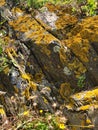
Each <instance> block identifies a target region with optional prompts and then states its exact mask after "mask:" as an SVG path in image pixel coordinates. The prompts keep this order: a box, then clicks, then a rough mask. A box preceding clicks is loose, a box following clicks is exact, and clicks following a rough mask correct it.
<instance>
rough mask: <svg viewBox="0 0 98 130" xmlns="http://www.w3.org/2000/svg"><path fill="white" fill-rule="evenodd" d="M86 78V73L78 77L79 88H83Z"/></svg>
mask: <svg viewBox="0 0 98 130" xmlns="http://www.w3.org/2000/svg"><path fill="white" fill-rule="evenodd" d="M85 79H86V77H85V75H81V76H80V77H79V78H78V82H77V86H78V87H79V88H82V87H83V86H84V85H85V82H84V81H85Z"/></svg>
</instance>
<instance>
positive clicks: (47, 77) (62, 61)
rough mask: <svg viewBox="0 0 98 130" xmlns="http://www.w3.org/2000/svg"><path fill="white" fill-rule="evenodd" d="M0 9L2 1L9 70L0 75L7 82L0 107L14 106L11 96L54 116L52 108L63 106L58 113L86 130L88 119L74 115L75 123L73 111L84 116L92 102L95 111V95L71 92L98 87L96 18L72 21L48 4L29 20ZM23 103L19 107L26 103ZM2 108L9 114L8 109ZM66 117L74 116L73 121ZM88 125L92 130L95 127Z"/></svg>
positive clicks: (67, 12)
mask: <svg viewBox="0 0 98 130" xmlns="http://www.w3.org/2000/svg"><path fill="white" fill-rule="evenodd" d="M4 4H5V2H4V1H3V0H2V4H1V2H0V10H1V11H2V12H3V13H1V16H2V19H4V18H5V13H8V14H9V15H7V17H6V20H7V21H6V22H5V23H4V24H5V25H6V26H5V27H4V28H2V30H3V31H6V32H7V33H8V34H5V35H3V36H2V35H1V38H2V40H3V41H4V42H5V43H7V44H5V45H4V47H3V49H4V53H5V54H6V56H7V58H9V60H11V64H10V63H9V64H8V66H7V67H6V68H5V69H4V71H3V73H1V74H0V78H2V77H3V75H4V77H6V78H5V82H4V81H3V79H2V80H0V85H1V86H0V90H2V91H6V92H7V96H6V95H3V96H4V100H3V101H4V102H0V103H1V104H2V105H4V103H6V101H5V99H7V98H10V99H11V101H12V102H13V100H14V98H15V100H18V99H17V96H16V95H15V94H14V93H19V94H20V96H22V95H24V96H25V98H26V99H25V100H26V102H27V103H28V102H30V101H31V102H32V104H34V103H37V106H38V108H39V109H43V110H44V111H49V112H51V113H53V112H54V107H53V104H54V102H56V103H57V106H56V107H57V108H60V105H61V108H62V109H63V108H64V109H65V108H67V109H68V111H69V109H70V111H71V112H70V111H69V115H67V116H68V119H69V121H70V124H71V125H74V124H76V125H88V123H86V119H87V118H88V116H86V117H85V114H84V115H83V118H82V114H81V113H80V116H78V114H77V113H76V114H75V117H76V120H75V122H74V113H73V110H74V111H76V112H77V111H78V112H80V111H83V112H84V113H86V111H88V110H89V109H90V107H91V104H90V101H91V100H92V104H93V106H94V107H96V109H97V103H98V98H97V97H98V89H94V90H91V92H90V91H86V92H83V93H82V92H81V93H78V94H74V95H73V89H74V90H75V91H78V90H79V91H80V90H83V89H85V90H86V89H88V88H91V87H95V86H97V85H98V16H93V17H88V18H85V19H83V20H81V21H80V20H79V19H78V18H77V17H75V16H73V15H72V13H71V9H70V8H68V7H66V8H65V7H61V6H54V5H52V4H47V5H46V7H44V8H42V9H41V10H40V11H38V12H37V13H36V15H34V16H33V15H32V14H26V12H24V11H22V10H21V9H19V8H17V7H14V8H12V9H11V10H9V9H7V8H6V6H5V5H4ZM3 26H4V25H3ZM5 75H6V76H5ZM6 82H7V85H8V86H9V89H8V88H7V87H8V86H7V85H6ZM89 93H90V94H89ZM12 95H14V97H12ZM81 95H82V96H81ZM8 96H9V97H8ZM0 100H2V98H0ZM93 100H95V101H93ZM8 101H9V100H8ZM21 102H22V104H20V106H22V105H23V104H24V99H22V101H21ZM9 103H10V104H11V102H10V101H9ZM9 103H8V104H9ZM64 104H66V105H65V107H64ZM81 104H82V105H81ZM14 105H16V104H14ZM11 106H13V103H12V105H11ZM16 106H17V105H16ZM77 106H78V107H77ZM32 107H34V106H32ZM4 108H5V110H6V111H7V112H8V111H10V112H11V109H10V110H9V107H6V106H4ZM16 108H17V107H16ZM17 109H18V108H17ZM24 109H26V108H25V107H24ZM19 111H22V110H19ZM62 111H63V110H62ZM64 112H65V115H66V114H67V112H66V111H64ZM13 113H15V112H14V110H13ZM13 113H11V114H13ZM70 115H73V118H72V120H71V116H70ZM79 117H81V119H80V120H79V123H77V121H78V118H79ZM95 118H96V120H97V117H95ZM91 120H92V119H91ZM82 121H84V122H82ZM82 123H83V124H82ZM92 123H93V124H94V123H95V124H96V121H95V122H92ZM84 128H85V127H84ZM84 128H83V129H84ZM70 129H74V127H71V128H70ZM75 129H76V130H80V129H81V128H78V127H76V128H75ZM89 129H90V128H89ZM91 129H92V128H91Z"/></svg>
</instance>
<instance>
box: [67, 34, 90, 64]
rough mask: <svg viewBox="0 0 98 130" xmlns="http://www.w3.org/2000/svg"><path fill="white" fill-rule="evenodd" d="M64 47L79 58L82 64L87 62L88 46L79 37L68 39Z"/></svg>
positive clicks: (84, 40)
mask: <svg viewBox="0 0 98 130" xmlns="http://www.w3.org/2000/svg"><path fill="white" fill-rule="evenodd" d="M66 45H67V46H68V47H69V48H70V49H71V50H72V52H73V53H74V54H75V55H76V56H78V57H79V58H80V60H81V61H83V62H88V61H89V49H90V45H89V42H88V40H86V39H82V38H81V37H80V36H79V35H77V36H75V37H73V38H70V39H69V40H68V41H67V42H66Z"/></svg>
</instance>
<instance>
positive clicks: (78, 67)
mask: <svg viewBox="0 0 98 130" xmlns="http://www.w3.org/2000/svg"><path fill="white" fill-rule="evenodd" d="M68 67H69V69H70V70H73V71H74V73H75V76H76V78H78V77H79V76H80V75H81V74H83V73H85V72H86V71H87V70H86V68H85V66H84V65H83V64H82V63H81V62H80V61H79V60H78V59H77V58H74V60H73V61H72V63H68Z"/></svg>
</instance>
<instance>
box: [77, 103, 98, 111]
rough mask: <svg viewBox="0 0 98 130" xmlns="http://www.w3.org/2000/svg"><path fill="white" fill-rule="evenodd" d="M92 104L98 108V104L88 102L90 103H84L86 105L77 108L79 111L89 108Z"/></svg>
mask: <svg viewBox="0 0 98 130" xmlns="http://www.w3.org/2000/svg"><path fill="white" fill-rule="evenodd" d="M92 106H93V107H94V108H95V109H98V105H96V104H88V105H84V106H81V107H78V108H77V110H78V111H85V110H89V109H90V108H91V107H92Z"/></svg>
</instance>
